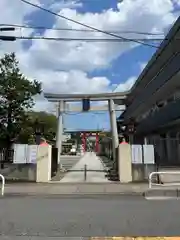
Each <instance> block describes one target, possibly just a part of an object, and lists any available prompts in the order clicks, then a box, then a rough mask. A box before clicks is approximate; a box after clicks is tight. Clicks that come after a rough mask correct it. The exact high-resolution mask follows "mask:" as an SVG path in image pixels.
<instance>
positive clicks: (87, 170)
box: [66, 164, 108, 181]
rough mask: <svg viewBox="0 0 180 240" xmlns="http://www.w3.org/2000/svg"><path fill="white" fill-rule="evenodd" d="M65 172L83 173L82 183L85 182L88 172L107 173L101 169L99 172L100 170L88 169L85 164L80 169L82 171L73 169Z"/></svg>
mask: <svg viewBox="0 0 180 240" xmlns="http://www.w3.org/2000/svg"><path fill="white" fill-rule="evenodd" d="M66 172H84V181H86V180H87V175H88V172H104V173H108V170H105V169H103V170H100V169H97V170H96V169H88V168H87V165H86V164H85V165H84V168H82V169H74V170H72V169H68V170H66Z"/></svg>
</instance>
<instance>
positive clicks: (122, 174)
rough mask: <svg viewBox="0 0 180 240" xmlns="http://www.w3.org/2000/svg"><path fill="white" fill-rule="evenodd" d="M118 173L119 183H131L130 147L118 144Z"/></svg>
mask: <svg viewBox="0 0 180 240" xmlns="http://www.w3.org/2000/svg"><path fill="white" fill-rule="evenodd" d="M118 155H119V156H118V161H119V163H118V166H119V168H118V173H119V180H120V182H121V183H129V182H132V160H131V145H130V144H120V145H119V154H118Z"/></svg>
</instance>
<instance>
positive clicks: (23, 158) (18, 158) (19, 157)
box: [13, 144, 27, 164]
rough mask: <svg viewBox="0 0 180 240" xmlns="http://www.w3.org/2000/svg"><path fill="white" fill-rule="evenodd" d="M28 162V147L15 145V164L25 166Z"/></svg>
mask: <svg viewBox="0 0 180 240" xmlns="http://www.w3.org/2000/svg"><path fill="white" fill-rule="evenodd" d="M26 162H27V145H26V144H14V158H13V163H15V164H25V163H26Z"/></svg>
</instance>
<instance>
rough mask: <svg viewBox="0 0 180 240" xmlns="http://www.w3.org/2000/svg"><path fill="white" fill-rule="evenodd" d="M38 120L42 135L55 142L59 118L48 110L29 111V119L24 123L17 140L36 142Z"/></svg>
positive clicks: (19, 141) (28, 142) (26, 142)
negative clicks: (47, 111)
mask: <svg viewBox="0 0 180 240" xmlns="http://www.w3.org/2000/svg"><path fill="white" fill-rule="evenodd" d="M36 121H38V125H39V128H40V131H41V136H42V137H44V138H45V139H46V140H47V141H48V142H50V143H53V142H54V140H55V136H56V129H57V118H56V116H54V115H52V114H48V113H46V112H34V111H30V112H28V113H27V119H26V121H25V122H24V123H23V125H22V128H21V131H20V134H19V137H18V139H17V141H16V142H18V143H24V144H34V143H35V131H36Z"/></svg>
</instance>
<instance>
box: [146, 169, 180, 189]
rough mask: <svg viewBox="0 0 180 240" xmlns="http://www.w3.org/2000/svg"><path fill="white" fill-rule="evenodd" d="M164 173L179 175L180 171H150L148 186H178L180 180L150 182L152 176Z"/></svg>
mask: <svg viewBox="0 0 180 240" xmlns="http://www.w3.org/2000/svg"><path fill="white" fill-rule="evenodd" d="M162 174H165V175H168V174H169V175H178V174H179V175H180V171H169V172H168V171H166V172H152V173H150V174H149V179H148V180H149V188H152V186H153V185H155V186H164V187H168V186H177V185H179V186H180V182H172V183H153V182H152V178H153V176H158V175H159V177H160V175H162Z"/></svg>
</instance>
